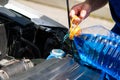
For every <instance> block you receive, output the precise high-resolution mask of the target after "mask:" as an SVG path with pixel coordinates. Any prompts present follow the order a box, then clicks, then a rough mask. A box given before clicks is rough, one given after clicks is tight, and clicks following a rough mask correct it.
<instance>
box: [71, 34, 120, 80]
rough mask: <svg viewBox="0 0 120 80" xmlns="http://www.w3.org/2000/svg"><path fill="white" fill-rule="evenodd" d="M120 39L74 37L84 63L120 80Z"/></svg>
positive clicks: (87, 35) (87, 36) (86, 35)
mask: <svg viewBox="0 0 120 80" xmlns="http://www.w3.org/2000/svg"><path fill="white" fill-rule="evenodd" d="M119 39H120V37H118V36H117V37H110V36H103V35H92V34H82V35H80V36H77V37H74V40H73V42H74V44H75V47H76V49H77V51H78V54H79V57H80V58H81V60H83V61H84V62H87V63H88V64H90V65H92V66H94V67H96V68H98V69H100V70H102V71H104V72H106V73H108V74H109V75H111V76H112V77H114V78H116V79H117V80H120V40H119Z"/></svg>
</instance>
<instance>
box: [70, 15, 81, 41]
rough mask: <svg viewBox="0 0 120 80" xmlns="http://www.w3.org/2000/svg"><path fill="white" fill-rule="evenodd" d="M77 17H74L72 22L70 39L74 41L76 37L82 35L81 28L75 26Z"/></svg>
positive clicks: (77, 25)
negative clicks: (74, 22) (74, 21)
mask: <svg viewBox="0 0 120 80" xmlns="http://www.w3.org/2000/svg"><path fill="white" fill-rule="evenodd" d="M77 18H78V17H77V16H74V17H73V18H72V20H71V22H70V30H69V32H70V33H69V38H70V39H71V40H72V39H73V37H74V36H78V35H80V33H81V28H80V26H79V24H73V20H75V19H77Z"/></svg>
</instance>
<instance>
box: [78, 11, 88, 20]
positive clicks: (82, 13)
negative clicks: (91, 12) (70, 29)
mask: <svg viewBox="0 0 120 80" xmlns="http://www.w3.org/2000/svg"><path fill="white" fill-rule="evenodd" d="M86 15H87V11H86V10H81V12H80V16H79V17H80V18H81V19H84V18H85V16H86Z"/></svg>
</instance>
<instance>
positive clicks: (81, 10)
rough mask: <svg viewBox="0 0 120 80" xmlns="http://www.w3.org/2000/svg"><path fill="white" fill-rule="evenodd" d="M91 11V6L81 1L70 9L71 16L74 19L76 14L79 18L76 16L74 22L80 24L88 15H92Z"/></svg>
mask: <svg viewBox="0 0 120 80" xmlns="http://www.w3.org/2000/svg"><path fill="white" fill-rule="evenodd" d="M90 12H91V6H90V5H89V4H88V3H86V2H83V3H79V4H77V5H75V6H73V7H72V8H71V11H70V18H71V19H72V18H73V17H74V16H78V18H75V19H74V20H73V23H74V24H79V23H80V22H82V20H84V19H85V18H86V17H88V16H89V15H90Z"/></svg>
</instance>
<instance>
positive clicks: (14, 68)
mask: <svg viewBox="0 0 120 80" xmlns="http://www.w3.org/2000/svg"><path fill="white" fill-rule="evenodd" d="M6 63H9V65H7V66H4V67H2V68H1V70H0V80H6V79H9V78H10V77H11V76H14V75H16V74H18V73H20V72H23V71H27V70H28V69H30V68H32V67H33V66H34V65H33V63H32V62H31V61H30V60H29V59H23V60H21V61H19V60H12V61H8V62H7V61H6ZM10 63H11V64H10Z"/></svg>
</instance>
